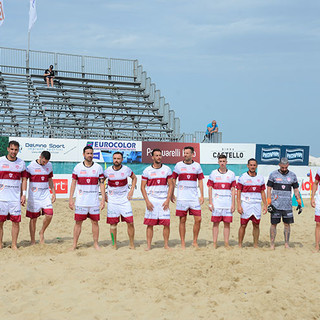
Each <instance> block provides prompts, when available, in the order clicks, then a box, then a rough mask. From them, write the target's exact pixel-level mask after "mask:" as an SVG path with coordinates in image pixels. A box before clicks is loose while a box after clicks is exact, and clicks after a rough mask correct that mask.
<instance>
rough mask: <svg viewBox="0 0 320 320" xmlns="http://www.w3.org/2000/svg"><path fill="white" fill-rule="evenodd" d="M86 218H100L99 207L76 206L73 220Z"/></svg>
mask: <svg viewBox="0 0 320 320" xmlns="http://www.w3.org/2000/svg"><path fill="white" fill-rule="evenodd" d="M87 218H90V219H91V220H93V221H99V220H100V207H99V206H96V207H79V206H76V209H75V211H74V220H75V221H83V220H86V219H87Z"/></svg>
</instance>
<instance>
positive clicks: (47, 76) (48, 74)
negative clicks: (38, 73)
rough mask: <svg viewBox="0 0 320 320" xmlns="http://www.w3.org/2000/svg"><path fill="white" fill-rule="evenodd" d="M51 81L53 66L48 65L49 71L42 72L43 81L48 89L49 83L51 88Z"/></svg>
mask: <svg viewBox="0 0 320 320" xmlns="http://www.w3.org/2000/svg"><path fill="white" fill-rule="evenodd" d="M53 79H54V70H53V65H50V67H49V69H46V70H45V72H44V81H45V82H46V83H47V87H48V88H49V86H50V83H51V87H53Z"/></svg>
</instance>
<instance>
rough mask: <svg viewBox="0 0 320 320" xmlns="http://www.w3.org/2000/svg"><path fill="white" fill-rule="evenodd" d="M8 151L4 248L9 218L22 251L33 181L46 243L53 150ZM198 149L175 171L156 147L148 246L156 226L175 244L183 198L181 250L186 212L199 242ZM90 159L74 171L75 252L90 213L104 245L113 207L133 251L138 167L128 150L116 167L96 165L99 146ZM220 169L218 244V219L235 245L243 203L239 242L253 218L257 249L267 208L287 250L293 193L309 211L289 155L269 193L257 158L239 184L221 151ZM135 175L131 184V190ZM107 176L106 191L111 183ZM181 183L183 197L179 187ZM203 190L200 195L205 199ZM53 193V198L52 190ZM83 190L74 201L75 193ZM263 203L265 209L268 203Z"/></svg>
mask: <svg viewBox="0 0 320 320" xmlns="http://www.w3.org/2000/svg"><path fill="white" fill-rule="evenodd" d="M7 151H8V154H7V156H3V157H1V158H0V248H2V239H3V224H4V222H5V221H6V220H11V221H12V249H17V239H18V234H19V222H20V221H21V205H23V206H24V205H25V203H26V192H27V180H28V179H29V192H28V202H27V211H26V216H27V217H28V218H30V223H29V229H30V236H31V243H32V244H35V231H36V222H37V218H38V217H39V216H40V215H41V214H43V215H45V218H44V220H43V225H42V228H41V230H40V232H39V235H40V243H44V232H45V230H46V228H47V227H48V226H49V224H50V222H51V220H52V216H53V209H52V203H53V202H54V201H55V199H56V195H55V190H54V185H53V180H52V177H53V172H52V165H51V163H50V162H49V160H50V152H48V151H43V152H42V153H41V155H40V156H39V158H38V159H37V160H34V161H32V162H31V163H30V164H29V165H28V167H27V168H26V166H25V163H24V161H23V160H21V159H19V158H17V154H18V152H19V143H18V142H16V141H10V142H9V145H8V148H7ZM193 154H194V149H193V148H192V147H185V148H184V160H183V161H180V162H178V163H177V164H176V165H175V168H174V170H173V172H172V171H171V169H170V168H169V167H168V166H166V165H164V164H162V162H161V158H162V153H161V150H160V149H154V150H153V151H152V160H153V163H152V165H150V166H148V167H147V168H146V169H145V170H144V171H143V174H142V181H141V192H142V195H143V198H144V200H145V203H146V212H145V218H144V224H145V225H146V226H147V229H146V237H147V248H146V250H150V249H151V243H152V237H153V227H154V226H155V225H162V226H163V238H164V247H165V248H166V249H168V248H169V243H168V242H169V234H170V210H169V203H170V201H172V202H176V215H177V216H178V217H179V219H180V222H179V234H180V239H181V247H182V248H183V249H184V248H185V247H186V243H185V235H186V220H187V215H188V213H189V215H192V216H193V217H194V225H193V246H194V247H198V235H199V231H200V225H201V205H202V204H203V202H204V198H203V179H204V175H203V172H202V169H201V166H200V164H199V163H197V162H195V161H193V160H192V157H193ZM83 157H84V160H83V162H81V163H78V164H77V165H76V166H75V168H74V170H73V173H72V183H71V189H70V198H69V207H70V209H72V210H74V212H75V215H74V219H75V225H74V231H73V246H72V249H76V247H77V243H78V239H79V236H80V233H81V227H82V223H83V221H84V220H86V219H87V218H90V220H91V223H92V233H93V240H94V247H95V248H96V249H99V244H98V239H99V225H98V221H99V220H100V211H101V210H103V209H104V207H105V203H106V202H107V203H108V208H107V223H108V224H110V234H111V238H112V240H113V246H114V247H115V248H116V247H117V225H118V223H119V222H120V219H121V221H125V222H126V223H127V231H128V236H129V242H130V248H131V249H133V248H134V232H135V230H134V223H133V213H132V208H131V204H130V200H131V199H132V196H133V192H134V189H135V186H136V183H137V177H136V176H135V174H134V173H133V172H132V170H131V169H130V168H129V167H127V166H125V165H123V164H122V160H123V155H122V153H121V152H115V153H114V154H113V165H112V166H110V167H108V168H107V169H106V170H105V171H103V169H102V167H101V166H100V165H99V164H97V163H95V162H93V148H92V147H91V146H86V147H85V148H84V149H83ZM218 164H219V168H218V169H216V170H213V171H212V172H211V174H210V176H209V180H208V183H207V185H208V190H209V208H210V211H211V212H212V217H211V221H212V222H213V246H214V248H216V247H217V239H218V231H219V224H220V222H223V224H224V231H223V236H224V243H225V246H226V247H228V246H229V236H230V224H231V222H232V219H233V213H234V211H235V208H236V193H237V209H238V212H239V213H240V214H241V222H240V228H239V234H238V239H239V240H238V241H239V247H242V243H243V239H244V236H245V231H246V227H247V225H248V222H249V221H250V220H251V221H252V225H253V244H254V247H258V239H259V223H260V219H261V213H263V214H266V213H267V211H268V212H269V213H270V214H271V215H270V216H271V227H270V246H271V248H272V249H274V248H275V238H276V231H277V225H278V224H279V223H280V222H281V218H282V221H283V223H284V238H285V247H289V239H290V225H291V224H292V223H293V222H294V218H293V211H292V200H291V191H292V189H293V192H294V194H295V197H296V199H297V202H298V206H297V210H298V214H300V213H301V212H302V208H301V199H300V195H299V191H298V187H299V185H298V180H297V177H296V175H295V174H294V173H293V172H292V171H289V170H288V166H289V162H288V159H286V158H282V159H281V161H280V163H279V167H280V168H279V170H275V171H273V172H272V173H271V174H270V176H269V179H268V182H267V196H266V194H265V189H266V187H265V182H264V179H263V177H262V176H260V175H258V174H257V161H256V160H255V159H249V160H248V165H247V166H248V171H247V172H245V173H243V174H242V175H241V176H240V177H239V179H238V183H236V177H235V174H234V173H233V172H232V171H231V170H228V169H227V158H226V156H225V155H220V156H219V158H218ZM128 178H131V180H132V184H131V188H130V190H129V188H128ZM105 179H107V190H105V185H104V181H105ZM319 181H320V169H319V170H318V172H317V175H316V177H315V183H314V185H313V189H312V198H311V205H312V206H313V207H314V208H316V211H315V221H316V232H315V239H316V250H317V251H319V242H320V199H319V197H317V201H315V193H316V190H317V187H318V184H319ZM176 183H177V198H176V197H175V196H174V189H175V187H176ZM198 188H199V190H200V197H199V196H198ZM50 190H51V193H52V195H51V194H50ZM75 191H76V196H75V198H76V199H75V201H74V193H75ZM99 191H100V193H101V200H99ZM261 203H262V206H261Z"/></svg>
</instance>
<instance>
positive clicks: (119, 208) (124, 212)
mask: <svg viewBox="0 0 320 320" xmlns="http://www.w3.org/2000/svg"><path fill="white" fill-rule="evenodd" d="M112 159H113V166H111V167H109V168H107V169H106V170H105V171H104V176H105V178H106V179H107V180H108V181H107V185H108V187H107V190H106V202H108V213H107V223H109V224H110V235H111V238H112V241H113V247H114V248H115V249H116V248H117V225H118V223H119V222H120V216H121V221H125V222H126V223H127V231H128V236H129V242H130V245H129V248H130V249H134V224H133V214H132V208H131V204H130V201H129V200H131V199H132V196H133V192H134V189H135V187H136V184H137V177H136V175H135V174H134V173H133V172H132V170H131V169H130V168H129V167H127V166H124V165H122V161H123V155H122V153H121V152H115V153H114V154H113V156H112ZM128 177H130V178H131V180H132V184H131V188H130V190H129V189H128ZM128 190H129V192H128Z"/></svg>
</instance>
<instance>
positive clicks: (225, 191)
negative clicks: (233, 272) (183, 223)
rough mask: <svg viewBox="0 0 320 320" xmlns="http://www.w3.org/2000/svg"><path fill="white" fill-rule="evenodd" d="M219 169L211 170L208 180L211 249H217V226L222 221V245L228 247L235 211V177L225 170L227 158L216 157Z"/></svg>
mask: <svg viewBox="0 0 320 320" xmlns="http://www.w3.org/2000/svg"><path fill="white" fill-rule="evenodd" d="M218 164H219V168H218V169H216V170H213V171H212V172H211V174H210V176H209V179H208V183H207V186H208V193H209V209H210V210H211V212H212V216H211V221H212V222H213V228H212V235H213V247H214V248H217V240H218V233H219V224H220V222H221V221H223V224H224V230H223V236H224V245H225V247H229V237H230V223H231V222H232V218H233V212H234V210H235V187H236V177H235V174H234V172H233V171H231V170H228V169H227V157H226V156H225V155H224V154H221V155H219V156H218Z"/></svg>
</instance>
